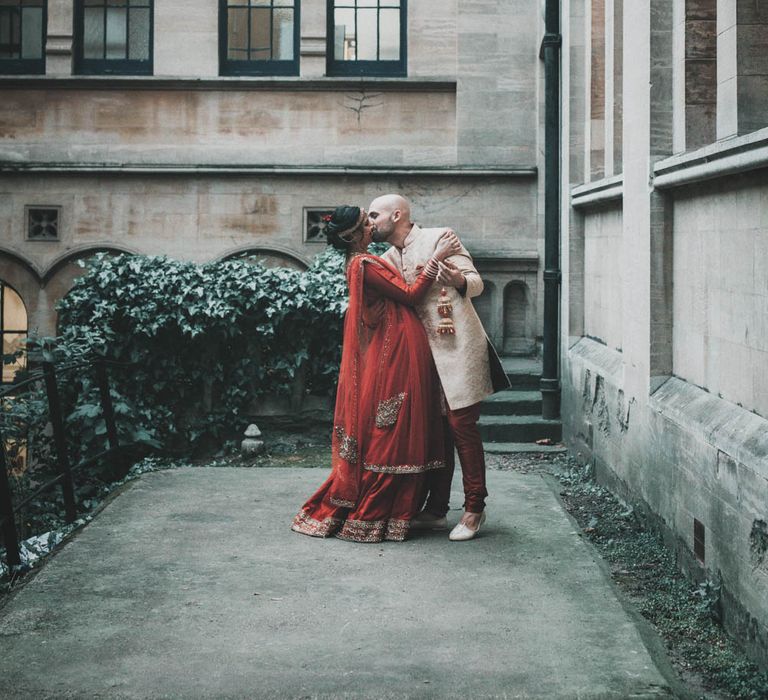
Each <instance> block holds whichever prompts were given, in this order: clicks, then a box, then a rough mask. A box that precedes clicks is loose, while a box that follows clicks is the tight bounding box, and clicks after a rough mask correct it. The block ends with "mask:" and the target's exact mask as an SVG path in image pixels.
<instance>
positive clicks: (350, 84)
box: [0, 75, 456, 93]
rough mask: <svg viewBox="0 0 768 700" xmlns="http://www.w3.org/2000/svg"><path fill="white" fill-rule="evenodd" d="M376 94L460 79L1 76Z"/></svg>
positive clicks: (100, 85)
mask: <svg viewBox="0 0 768 700" xmlns="http://www.w3.org/2000/svg"><path fill="white" fill-rule="evenodd" d="M11 88H16V89H26V90H28V89H43V90H49V89H69V90H291V91H294V90H300V91H304V90H306V91H343V92H348V91H350V90H352V91H359V90H376V91H387V92H451V93H455V92H456V79H455V78H449V77H434V78H433V77H424V78H421V77H406V78H391V77H384V78H376V77H365V78H362V79H360V78H334V77H322V78H302V77H300V76H296V77H293V76H290V77H285V76H216V77H211V78H186V77H174V76H161V75H147V76H135V75H131V76H116V75H77V76H71V75H64V76H50V75H24V76H18V75H13V76H11V75H8V76H0V90H3V89H5V90H7V89H11Z"/></svg>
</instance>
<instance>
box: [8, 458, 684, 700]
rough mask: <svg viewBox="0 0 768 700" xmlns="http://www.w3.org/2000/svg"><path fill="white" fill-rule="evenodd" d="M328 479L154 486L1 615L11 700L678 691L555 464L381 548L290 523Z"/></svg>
mask: <svg viewBox="0 0 768 700" xmlns="http://www.w3.org/2000/svg"><path fill="white" fill-rule="evenodd" d="M324 477H325V471H324V470H317V469H229V468H218V469H211V468H190V469H186V468H185V469H179V470H174V471H167V472H158V473H154V474H148V475H145V476H144V477H142V478H141V479H140V480H138V481H136V482H134V483H133V484H132V485H131V486H129V487H128V488H127V489H126V491H125V492H124V493H122V494H121V495H120V496H118V497H117V498H116V499H115V500H114V501H113V502H112V503H111V504H109V505H108V506H107V508H106V509H105V510H104V511H103V512H102V513H101V514H100V515H99V516H98V517H97V518H96V519H95V521H94V522H93V523H92V524H90V525H88V527H87V528H85V529H84V530H83V531H82V532H81V533H80V534H79V535H78V536H77V537H76V538H75V539H74V540H73V541H71V542H70V543H69V544H67V545H66V546H65V547H64V548H63V549H62V551H60V552H59V553H58V554H57V555H56V556H55V557H53V559H52V560H51V561H49V562H48V564H47V565H46V566H45V567H44V569H43V570H42V571H41V572H40V573H39V574H38V575H37V576H36V577H35V578H34V579H33V580H32V581H31V582H30V583H29V584H28V585H27V586H25V587H24V588H23V589H22V590H21V591H19V592H18V594H17V595H16V596H15V597H14V598H13V599H12V600H11V601H10V602H9V604H8V605H7V606H6V607H5V608H4V609H2V610H0V686H1V687H2V691H0V695H2V697H3V698H11V697H13V698H78V699H80V698H184V699H194V698H439V699H441V700H442V699H443V698H467V699H474V698H491V697H492V698H547V699H555V698H568V699H569V700H571V699H575V698H622V699H624V698H656V697H668V696H670V695H671V691H670V690H669V687H668V685H667V683H666V681H665V680H664V678H663V677H662V675H661V673H660V672H659V670H658V667H657V663H655V662H654V657H656V658H659V657H658V655H657V654H655V653H653V654H652V653H651V652H649V650H648V647H647V646H646V645H645V644H644V642H643V639H642V637H641V633H640V628H639V627H638V625H637V624H636V622H635V621H634V619H633V618H632V617H631V616H630V615H629V614H628V613H627V612H626V611H625V610H624V608H623V607H622V604H621V603H620V602H619V600H618V599H617V597H616V593H615V591H614V589H613V587H612V585H611V584H610V582H609V581H608V580H607V578H606V575H605V573H604V571H603V569H602V568H601V566H600V565H598V564H597V563H596V562H595V560H594V559H593V554H592V550H591V549H590V547H589V546H588V545H587V544H585V543H584V542H583V541H582V540H581V538H580V537H578V536H577V535H576V531H575V526H574V525H573V523H572V522H571V521H570V519H569V518H568V516H567V515H566V514H565V513H564V512H563V510H562V509H561V507H560V505H559V504H558V501H557V499H556V498H555V495H554V493H553V491H552V489H551V488H550V486H549V485H548V483H547V482H546V481H545V480H544V478H543V477H542V476H540V475H536V474H528V475H521V474H516V473H509V472H491V473H490V474H489V489H490V491H491V494H492V499H491V500H490V502H489V515H490V517H489V521H488V524H487V529H486V530H485V531H484V533H483V536H482V537H480V538H478V539H477V540H475V541H473V542H468V543H451V542H449V541H448V539H447V535H446V534H445V533H429V534H426V535H421V536H418V537H416V538H414V539H412V540H411V541H408V542H405V543H385V544H381V545H375V544H374V545H371V544H368V545H364V544H353V543H349V542H343V541H341V540H336V539H329V540H320V539H314V538H309V537H305V536H302V535H297V534H295V533H293V532H291V531H290V530H289V529H288V527H289V524H290V520H291V518H292V516H293V515H294V512H295V511H296V510H297V509H298V507H299V506H300V504H301V503H302V501H303V500H304V499H305V498H306V497H307V496H309V495H310V493H311V492H312V491H314V489H315V488H316V487H317V486H318V485H319V484H320V482H321V481H322V479H323V478H324ZM455 500H456V502H457V503H460V502H461V500H460V499H459V497H458V495H457V497H456V499H455ZM452 516H453V519H454V520H455V519H456V518H457V517H458V512H452ZM653 646H655V645H654V643H653V642H652V643H651V647H653ZM661 663H662V665H663V664H664V659H661Z"/></svg>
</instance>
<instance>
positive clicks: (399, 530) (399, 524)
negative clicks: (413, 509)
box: [384, 520, 411, 542]
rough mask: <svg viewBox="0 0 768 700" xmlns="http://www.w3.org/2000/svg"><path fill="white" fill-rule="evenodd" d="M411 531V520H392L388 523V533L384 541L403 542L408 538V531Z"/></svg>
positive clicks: (385, 534)
mask: <svg viewBox="0 0 768 700" xmlns="http://www.w3.org/2000/svg"><path fill="white" fill-rule="evenodd" d="M410 529H411V521H410V520H390V521H389V522H388V523H387V531H386V533H384V539H385V540H389V541H390V542H402V541H403V540H405V538H406V537H408V530H410Z"/></svg>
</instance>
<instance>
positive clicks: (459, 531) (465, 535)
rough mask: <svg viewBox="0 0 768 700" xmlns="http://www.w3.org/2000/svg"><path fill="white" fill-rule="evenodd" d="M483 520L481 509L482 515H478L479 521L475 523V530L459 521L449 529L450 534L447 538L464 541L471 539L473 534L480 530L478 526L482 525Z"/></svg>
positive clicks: (452, 540)
mask: <svg viewBox="0 0 768 700" xmlns="http://www.w3.org/2000/svg"><path fill="white" fill-rule="evenodd" d="M484 522H485V511H483V513H482V515H481V516H480V522H479V523H478V525H477V530H473V529H472V528H471V527H467V526H466V525H465V524H464V523H459V524H458V525H457V526H456V527H455V528H453V530H451V534H450V535H448V539H449V540H451V542H465V541H466V540H471V539H472V538H473V537H474V536H475V535H477V533H478V532H480V528H481V527H482V526H483V523H484Z"/></svg>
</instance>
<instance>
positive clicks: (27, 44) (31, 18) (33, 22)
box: [21, 7, 43, 58]
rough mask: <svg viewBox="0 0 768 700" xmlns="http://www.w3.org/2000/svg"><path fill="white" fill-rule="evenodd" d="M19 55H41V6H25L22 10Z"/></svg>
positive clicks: (24, 56) (29, 56) (31, 56)
mask: <svg viewBox="0 0 768 700" xmlns="http://www.w3.org/2000/svg"><path fill="white" fill-rule="evenodd" d="M21 12H22V23H21V28H22V30H23V32H24V33H23V35H22V37H21V57H22V58H42V57H43V8H42V7H25V8H24V9H23V10H22V11H21Z"/></svg>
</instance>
